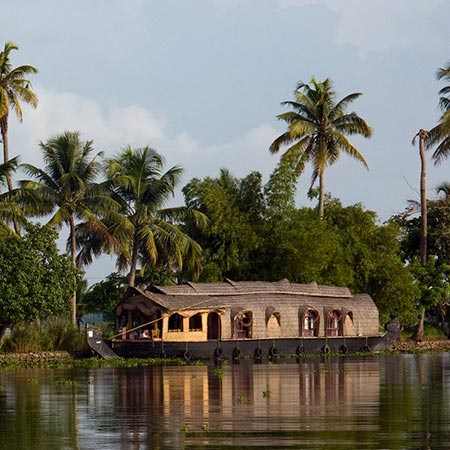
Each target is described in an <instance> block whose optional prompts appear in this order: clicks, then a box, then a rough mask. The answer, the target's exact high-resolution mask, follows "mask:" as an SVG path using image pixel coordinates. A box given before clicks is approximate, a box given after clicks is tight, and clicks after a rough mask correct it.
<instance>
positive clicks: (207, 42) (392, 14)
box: [0, 0, 450, 278]
mask: <svg viewBox="0 0 450 450" xmlns="http://www.w3.org/2000/svg"><path fill="white" fill-rule="evenodd" d="M449 17H450V2H449V1H448V0H370V1H369V0H164V1H154V0H127V1H123V0H120V1H119V0H78V1H77V2H73V1H69V0H61V1H58V2H55V1H50V0H38V1H31V0H22V1H17V2H7V3H5V4H4V5H2V26H1V27H0V44H1V45H3V43H4V42H5V41H6V40H10V41H13V42H15V43H17V44H18V45H19V47H20V50H19V51H18V52H15V53H13V55H12V62H13V64H14V65H19V64H23V63H29V64H33V65H35V66H36V67H38V68H39V74H38V75H36V76H35V77H33V86H34V88H35V90H36V92H37V93H38V95H39V97H40V104H39V107H38V108H37V110H29V109H26V110H25V114H24V122H23V124H19V123H18V122H17V121H15V120H11V125H10V128H11V131H10V146H11V154H12V155H17V154H20V155H21V159H22V161H26V162H32V163H35V164H39V162H40V152H39V148H38V142H39V141H40V140H46V139H47V138H49V137H50V136H52V135H54V134H56V133H60V132H62V131H64V130H79V131H80V132H81V133H82V136H83V138H85V139H93V140H94V144H95V147H96V148H97V149H98V150H104V151H105V153H106V154H107V155H113V154H116V153H118V152H119V151H120V149H121V148H122V147H124V146H125V145H127V144H131V145H133V146H143V145H150V146H152V147H154V148H156V149H157V150H158V151H160V152H161V153H162V154H163V155H164V156H165V158H166V160H167V164H168V165H175V164H177V165H181V166H183V167H184V168H185V176H184V183H185V182H187V181H189V180H190V179H191V178H192V177H194V176H197V177H203V176H207V175H210V176H215V175H217V174H218V172H219V169H220V168H221V167H227V168H229V169H230V170H231V172H232V173H233V174H234V175H236V176H239V177H241V176H245V175H246V174H248V173H249V172H250V171H253V170H258V171H260V172H262V173H263V175H264V176H265V178H266V179H267V177H268V175H269V174H270V173H271V172H272V170H273V168H274V167H275V165H276V163H277V161H278V156H273V155H270V154H269V152H268V150H267V149H268V146H269V145H270V143H271V142H272V140H273V139H274V138H275V137H276V136H277V135H279V134H280V133H281V132H283V131H284V128H283V123H282V122H279V121H278V120H277V119H276V115H277V114H279V113H281V112H283V110H284V108H283V107H282V106H281V105H280V102H281V101H283V100H289V99H291V98H292V96H293V94H292V93H293V90H294V88H295V85H296V83H297V82H298V81H299V80H302V81H309V79H310V78H311V76H313V75H314V76H316V77H317V78H318V79H323V78H325V77H330V78H331V79H332V80H333V81H334V85H335V90H336V92H337V94H338V97H343V96H344V95H346V94H348V93H350V92H355V91H359V92H363V94H364V95H363V96H362V97H361V98H360V99H358V100H357V101H356V102H354V103H353V105H352V109H354V110H355V111H357V112H358V113H359V114H360V115H361V116H363V117H364V118H365V119H366V120H367V122H368V123H369V124H370V125H371V126H372V127H373V129H374V134H373V137H372V138H371V139H369V140H364V139H354V140H353V142H354V143H355V144H356V145H357V146H358V148H359V149H360V151H361V152H362V153H363V154H364V156H365V157H366V159H367V161H368V164H369V167H370V170H369V172H367V171H366V170H365V169H364V168H363V167H362V166H361V165H359V164H357V163H356V162H354V161H352V160H350V159H348V158H346V157H345V156H342V158H341V159H340V160H339V161H338V163H337V164H336V165H335V166H333V167H331V168H330V169H329V170H328V171H327V172H326V179H325V183H326V189H327V190H328V191H330V192H331V194H332V195H333V196H336V197H338V198H340V199H341V200H342V202H343V203H344V204H352V203H356V202H361V203H363V204H364V205H365V206H366V207H367V208H369V209H372V210H374V211H376V212H377V213H378V215H379V218H380V220H385V219H387V218H388V217H389V216H390V215H392V214H394V213H396V212H399V211H401V210H403V209H404V207H405V205H406V200H407V199H417V198H418V183H419V157H418V149H417V148H414V147H412V146H411V139H412V137H413V135H414V134H415V133H416V132H417V131H418V129H419V128H425V129H427V128H431V127H432V126H433V125H435V123H436V121H437V119H438V117H439V111H438V108H437V102H438V94H437V92H438V90H439V88H440V87H441V84H440V83H439V82H438V81H437V80H436V78H435V73H436V70H437V69H438V68H439V67H440V66H443V65H444V64H446V63H447V62H448V61H449V60H450V45H449V44H450V29H449V28H448V18H449ZM448 167H450V160H449V161H447V162H444V163H443V164H442V166H440V167H438V168H436V167H434V166H432V163H431V162H430V163H429V176H428V189H429V190H430V191H432V189H434V187H435V186H436V185H437V184H438V183H440V182H441V181H444V180H445V181H449V177H448V175H447V173H448ZM308 186H309V173H306V174H305V175H304V176H302V177H301V178H300V180H299V184H298V204H299V206H300V205H310V203H309V202H308V201H307V200H306V198H305V193H306V190H307V188H308ZM175 201H176V202H178V203H180V202H182V196H181V194H180V193H178V194H177V196H176V199H175ZM93 271H94V269H92V270H91V273H94V272H93ZM96 273H97V272H96ZM92 277H93V278H95V276H94V275H92Z"/></svg>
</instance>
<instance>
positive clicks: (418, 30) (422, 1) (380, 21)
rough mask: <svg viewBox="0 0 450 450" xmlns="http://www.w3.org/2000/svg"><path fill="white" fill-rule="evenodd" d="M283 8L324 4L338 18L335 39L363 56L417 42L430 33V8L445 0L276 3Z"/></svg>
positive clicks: (295, 0)
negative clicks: (353, 48) (352, 47)
mask: <svg viewBox="0 0 450 450" xmlns="http://www.w3.org/2000/svg"><path fill="white" fill-rule="evenodd" d="M278 1H279V5H280V7H281V8H282V9H284V8H294V7H295V8H300V7H304V6H307V5H313V4H324V5H326V6H327V7H328V8H329V9H330V10H332V11H333V12H335V13H336V14H337V16H338V18H339V21H338V28H337V36H336V40H337V42H338V43H339V44H350V45H352V46H354V47H356V48H357V49H358V51H359V53H360V54H361V55H362V56H366V55H367V53H368V52H370V51H378V50H387V49H390V48H394V47H403V46H407V45H413V44H414V43H419V42H420V41H421V40H422V38H423V37H424V36H427V35H429V34H430V33H432V32H433V28H432V23H433V21H432V19H431V17H432V14H433V9H434V8H435V7H438V6H439V5H441V4H443V3H445V0H414V1H412V0H395V1H392V0H370V1H362V0H278Z"/></svg>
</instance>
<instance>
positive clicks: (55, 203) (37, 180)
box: [17, 131, 117, 323]
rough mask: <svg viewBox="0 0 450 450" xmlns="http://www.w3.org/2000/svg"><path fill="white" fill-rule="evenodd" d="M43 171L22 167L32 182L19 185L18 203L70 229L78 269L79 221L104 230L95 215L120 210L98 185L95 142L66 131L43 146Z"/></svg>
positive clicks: (69, 241)
mask: <svg viewBox="0 0 450 450" xmlns="http://www.w3.org/2000/svg"><path fill="white" fill-rule="evenodd" d="M40 147H41V150H42V152H43V159H44V168H43V169H41V168H38V167H35V166H33V165H31V164H23V165H22V167H23V169H24V170H25V172H26V173H27V174H28V175H29V176H30V177H31V178H32V179H33V180H25V181H21V182H20V189H19V190H17V198H18V201H20V202H21V204H23V205H24V206H25V207H26V210H27V212H28V213H29V214H30V215H32V216H41V217H42V216H47V215H51V216H50V219H49V221H48V223H49V224H51V225H54V226H56V227H58V228H61V227H62V226H63V225H67V226H68V227H69V238H68V245H67V247H68V250H69V252H70V255H71V257H72V263H73V266H74V267H76V266H77V264H76V251H77V244H76V220H77V219H83V220H89V221H92V222H93V223H95V224H96V225H95V226H96V227H101V223H100V221H99V220H98V219H97V216H96V214H97V215H98V214H101V213H103V212H104V211H105V210H114V208H115V207H117V205H116V203H115V202H114V200H113V199H111V197H110V196H109V195H108V194H107V193H106V192H105V190H104V189H102V186H101V185H99V184H96V183H95V180H96V177H97V175H98V173H99V171H100V170H101V162H100V161H99V160H98V156H99V155H100V154H101V153H97V154H96V155H94V156H92V154H93V152H94V149H93V147H92V141H86V142H82V141H81V140H80V134H79V133H78V132H71V131H66V132H64V133H63V134H60V135H57V136H55V137H53V138H51V139H49V140H48V141H47V142H41V143H40ZM72 321H73V322H74V323H76V293H74V295H73V298H72Z"/></svg>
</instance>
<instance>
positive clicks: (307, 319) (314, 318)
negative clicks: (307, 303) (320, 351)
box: [302, 309, 319, 337]
mask: <svg viewBox="0 0 450 450" xmlns="http://www.w3.org/2000/svg"><path fill="white" fill-rule="evenodd" d="M302 325H303V330H302V335H303V336H306V337H313V336H318V335H319V313H318V312H317V311H314V310H312V309H308V310H307V311H306V312H305V314H304V316H303V324H302Z"/></svg>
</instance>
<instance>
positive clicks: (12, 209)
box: [0, 157, 27, 237]
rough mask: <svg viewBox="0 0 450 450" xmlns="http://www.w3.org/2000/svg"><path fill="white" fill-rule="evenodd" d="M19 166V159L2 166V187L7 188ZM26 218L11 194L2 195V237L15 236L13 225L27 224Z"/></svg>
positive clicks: (0, 195) (0, 233) (0, 171)
mask: <svg viewBox="0 0 450 450" xmlns="http://www.w3.org/2000/svg"><path fill="white" fill-rule="evenodd" d="M18 164H19V159H18V157H15V158H11V159H10V160H9V161H8V162H6V163H4V164H0V187H7V182H8V177H11V175H12V173H14V172H15V171H16V169H17V166H18ZM26 222H27V221H26V218H25V215H24V211H23V210H22V208H20V207H19V206H18V205H17V203H16V202H15V200H14V196H13V195H11V193H9V192H6V193H1V194H0V235H1V236H7V237H10V236H14V235H16V232H15V231H14V229H13V228H11V225H13V226H17V225H18V224H21V225H23V224H25V223H26Z"/></svg>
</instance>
